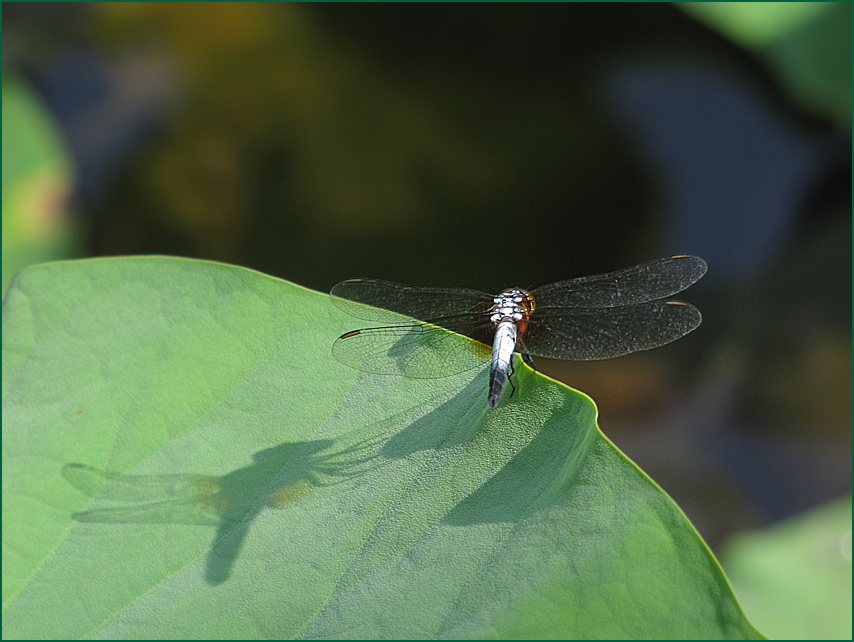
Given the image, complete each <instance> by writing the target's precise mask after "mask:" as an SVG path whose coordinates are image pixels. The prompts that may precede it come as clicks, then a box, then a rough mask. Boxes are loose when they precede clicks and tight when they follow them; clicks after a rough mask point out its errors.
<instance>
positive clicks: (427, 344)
mask: <svg viewBox="0 0 854 642" xmlns="http://www.w3.org/2000/svg"><path fill="white" fill-rule="evenodd" d="M332 355H333V356H334V357H335V358H336V359H337V360H338V361H340V362H341V363H343V364H345V365H348V366H350V367H351V368H356V369H357V370H362V371H363V372H371V373H374V374H397V375H403V376H404V377H409V378H411V379H433V378H439V377H447V376H450V375H454V374H458V373H460V372H465V371H466V370H471V369H472V368H476V367H478V366H480V365H483V363H484V362H485V361H486V360H488V359H489V358H490V355H491V349H490V347H489V346H488V345H485V344H483V343H480V342H478V341H472V340H471V339H467V338H466V337H463V336H460V335H458V334H454V333H452V332H448V331H447V330H445V329H443V328H440V327H438V326H434V325H431V324H427V323H417V324H407V325H399V326H391V327H384V328H365V329H362V330H353V331H352V332H347V333H345V334H343V335H341V337H339V338H338V340H337V341H336V342H335V344H334V345H333V346H332Z"/></svg>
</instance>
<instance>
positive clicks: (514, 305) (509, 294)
mask: <svg viewBox="0 0 854 642" xmlns="http://www.w3.org/2000/svg"><path fill="white" fill-rule="evenodd" d="M492 301H493V303H494V305H493V306H492V311H491V314H490V315H489V320H490V321H491V322H492V323H494V324H496V325H498V324H499V323H501V322H502V321H512V322H513V323H520V322H522V321H524V320H526V319H527V318H528V315H530V313H531V310H533V309H534V301H533V299H532V298H531V295H530V294H529V293H528V292H526V291H525V290H519V289H516V288H513V289H510V290H504V292H502V293H501V294H499V295H498V296H496V297H494V298H493V299H492Z"/></svg>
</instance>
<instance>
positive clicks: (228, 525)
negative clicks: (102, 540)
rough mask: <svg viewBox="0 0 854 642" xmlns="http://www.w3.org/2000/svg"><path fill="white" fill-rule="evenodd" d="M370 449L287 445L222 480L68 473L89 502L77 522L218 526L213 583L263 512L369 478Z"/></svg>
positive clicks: (80, 467)
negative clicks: (366, 472)
mask: <svg viewBox="0 0 854 642" xmlns="http://www.w3.org/2000/svg"><path fill="white" fill-rule="evenodd" d="M372 458H373V455H372V454H371V444H370V443H368V442H360V443H357V444H354V445H350V446H343V447H342V446H341V445H339V444H337V443H336V442H335V441H334V440H331V439H320V440H315V441H303V442H285V443H282V444H280V445H278V446H275V447H273V448H267V449H264V450H260V451H258V452H256V453H255V454H254V455H253V457H252V464H251V465H249V466H246V467H245V468H239V469H237V470H235V471H233V472H231V473H228V474H226V475H222V476H220V477H217V476H214V475H201V474H183V473H182V474H172V475H169V474H167V475H119V474H116V473H112V472H109V471H104V470H99V469H97V468H93V467H91V466H86V465H84V464H78V463H69V464H66V465H65V466H63V468H62V475H63V477H65V479H66V480H67V481H68V482H70V483H71V485H72V486H74V487H75V488H77V489H78V490H80V491H82V492H83V493H84V494H86V495H87V496H89V497H91V498H92V499H91V501H90V506H91V508H89V509H88V510H85V511H81V512H78V513H74V514H73V515H72V518H73V519H74V520H75V521H77V522H84V523H95V524H97V523H100V524H107V523H112V524H186V525H196V526H212V527H216V533H215V535H214V538H213V541H212V544H211V547H210V550H209V552H208V555H207V559H206V563H205V580H206V581H207V583H208V584H211V585H214V586H215V585H219V584H222V583H223V582H225V581H226V580H227V579H228V578H229V577H230V576H231V572H232V568H233V566H234V563H235V561H236V560H237V557H238V556H239V554H240V551H241V549H242V547H243V543H244V540H245V538H246V536H247V535H248V532H249V526H250V525H251V523H252V521H253V520H254V519H255V518H256V517H257V516H258V515H259V514H260V513H261V512H262V511H263V510H265V509H287V508H288V507H291V506H294V505H296V504H297V503H298V502H302V501H305V500H307V499H308V498H309V497H310V495H311V494H312V492H313V491H314V490H315V489H317V488H319V487H323V486H329V485H332V484H337V483H340V482H342V481H345V480H347V479H351V478H353V477H355V476H357V475H360V474H361V473H362V472H364V467H365V465H366V464H367V463H368V462H369V461H370V460H371V459H372Z"/></svg>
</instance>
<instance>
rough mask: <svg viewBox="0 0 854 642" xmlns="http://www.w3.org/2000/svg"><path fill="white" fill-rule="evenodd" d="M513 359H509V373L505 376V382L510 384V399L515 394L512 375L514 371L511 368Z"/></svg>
mask: <svg viewBox="0 0 854 642" xmlns="http://www.w3.org/2000/svg"><path fill="white" fill-rule="evenodd" d="M513 361H514V360H513V359H512V358H511V359H510V373H509V374H508V375H507V381H508V382H509V383H510V397H511V398H512V397H513V394H514V393H515V392H516V384H515V383H513V373H514V372H515V371H516V370H515V368H514V367H513Z"/></svg>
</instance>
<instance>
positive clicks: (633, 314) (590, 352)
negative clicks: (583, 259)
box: [524, 301, 702, 361]
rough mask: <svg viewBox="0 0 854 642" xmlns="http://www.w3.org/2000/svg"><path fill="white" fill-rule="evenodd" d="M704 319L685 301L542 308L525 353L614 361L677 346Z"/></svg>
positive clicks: (532, 325) (531, 327)
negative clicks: (626, 355) (680, 338)
mask: <svg viewBox="0 0 854 642" xmlns="http://www.w3.org/2000/svg"><path fill="white" fill-rule="evenodd" d="M701 320H702V317H701V315H700V311H699V310H698V309H697V308H695V307H694V306H693V305H690V304H688V303H683V302H682V301H651V302H648V303H638V304H635V305H626V306H622V307H616V308H590V309H585V308H576V309H567V308H564V309H558V308H554V309H546V310H540V309H539V308H537V309H536V312H535V315H534V317H533V318H532V320H531V322H530V324H529V327H528V330H527V332H526V333H525V336H524V342H525V349H526V350H527V351H528V352H529V353H531V354H532V355H534V356H539V357H548V358H551V359H571V360H574V361H592V360H596V359H611V358H613V357H620V356H622V355H624V354H628V353H630V352H636V351H638V350H649V349H651V348H657V347H658V346H662V345H664V344H666V343H670V342H671V341H675V340H676V339H678V338H679V337H683V336H685V335H686V334H688V333H689V332H691V331H692V330H693V329H694V328H696V327H697V326H698V325H700V321H701Z"/></svg>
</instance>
